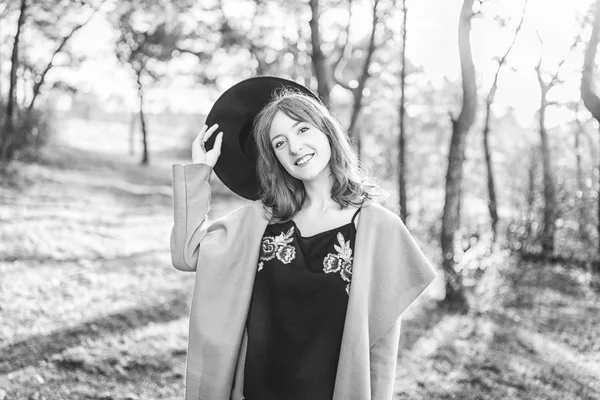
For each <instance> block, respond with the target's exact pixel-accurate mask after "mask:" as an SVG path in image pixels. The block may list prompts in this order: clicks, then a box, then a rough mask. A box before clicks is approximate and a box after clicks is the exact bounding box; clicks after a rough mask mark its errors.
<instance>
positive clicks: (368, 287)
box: [171, 164, 436, 400]
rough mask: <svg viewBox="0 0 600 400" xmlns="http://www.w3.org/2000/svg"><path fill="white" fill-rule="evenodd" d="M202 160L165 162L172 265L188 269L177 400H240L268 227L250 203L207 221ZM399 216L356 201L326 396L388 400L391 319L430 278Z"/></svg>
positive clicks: (395, 335)
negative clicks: (341, 319) (191, 278)
mask: <svg viewBox="0 0 600 400" xmlns="http://www.w3.org/2000/svg"><path fill="white" fill-rule="evenodd" d="M211 172H212V169H211V168H210V167H208V166H206V165H203V164H193V165H187V166H181V165H174V166H173V192H174V198H173V202H174V212H175V223H174V226H173V230H172V233H171V256H172V261H173V265H174V266H175V267H176V268H177V269H180V270H184V271H196V276H195V286H194V295H193V298H192V304H191V312H190V329H189V348H188V358H187V367H186V399H187V400H242V399H243V395H242V393H243V382H244V360H245V355H246V341H247V336H246V332H245V324H246V317H247V314H248V309H249V305H250V298H251V294H252V288H253V284H254V277H255V274H256V271H257V263H258V257H259V250H260V244H261V239H262V235H263V233H264V231H265V228H266V226H267V224H268V222H269V221H268V220H267V219H266V217H265V213H264V208H263V205H262V203H261V202H260V201H256V202H253V203H250V204H248V205H245V206H243V207H241V208H238V209H237V210H235V211H233V212H231V213H230V214H227V215H226V216H224V217H222V218H220V219H218V220H216V221H214V222H212V223H209V222H208V218H207V214H208V209H209V203H210V195H211V192H210V184H209V178H210V175H211ZM435 276H436V273H435V271H434V269H433V268H432V267H431V265H430V264H429V262H428V261H427V259H426V258H425V256H424V255H423V253H422V252H421V250H420V249H419V247H418V246H417V244H416V243H415V241H414V239H413V237H412V236H411V235H410V233H409V232H408V230H407V229H406V227H405V226H404V224H403V223H402V220H401V219H400V218H399V217H398V216H397V215H395V214H394V213H392V212H391V211H389V210H387V209H385V208H384V207H382V206H380V205H377V204H374V203H368V204H365V205H363V209H362V211H361V215H360V221H359V225H358V229H357V233H356V243H355V245H354V262H353V272H352V282H351V289H350V297H349V300H348V309H347V312H346V321H345V325H344V332H343V337H342V345H341V351H340V359H339V365H338V372H337V376H336V381H335V390H334V396H333V400H369V399H372V400H391V399H392V398H393V390H394V379H395V375H396V362H397V352H398V341H399V338H400V324H401V319H400V316H401V315H402V313H403V312H404V311H405V310H406V308H407V307H408V306H409V305H410V304H411V303H412V302H413V301H414V300H415V299H416V298H417V297H418V296H419V295H420V294H421V293H422V292H423V290H425V288H426V287H427V286H428V285H429V284H430V283H431V282H432V281H433V279H434V278H435Z"/></svg>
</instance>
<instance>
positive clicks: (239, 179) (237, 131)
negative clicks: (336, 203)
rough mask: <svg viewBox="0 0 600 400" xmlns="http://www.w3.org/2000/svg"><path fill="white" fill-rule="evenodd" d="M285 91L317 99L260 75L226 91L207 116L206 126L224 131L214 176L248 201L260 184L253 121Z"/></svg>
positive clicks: (291, 84) (298, 87)
mask: <svg viewBox="0 0 600 400" xmlns="http://www.w3.org/2000/svg"><path fill="white" fill-rule="evenodd" d="M284 88H289V89H292V90H296V91H298V92H300V93H303V94H307V95H310V96H311V97H313V98H315V99H317V100H319V98H318V96H317V95H316V94H314V93H313V92H311V91H310V90H309V89H307V88H306V87H304V86H302V85H300V84H298V83H296V82H294V81H290V80H287V79H283V78H277V77H274V76H259V77H255V78H250V79H246V80H244V81H241V82H239V83H237V84H235V85H234V86H232V87H231V88H229V89H227V91H225V93H223V94H222V95H221V96H220V97H219V98H218V99H217V101H216V102H215V104H214V105H213V106H212V109H211V110H210V112H209V113H208V116H207V117H206V125H207V126H208V127H211V126H212V125H213V124H219V128H218V130H217V132H219V131H222V132H223V144H222V146H221V155H220V156H219V159H218V160H217V163H216V165H215V167H214V171H215V173H216V174H217V176H218V177H219V179H221V181H222V182H223V183H224V184H225V186H227V187H228V188H229V189H231V190H232V191H233V192H235V193H236V194H238V195H240V196H242V197H245V198H246V199H249V200H257V199H258V198H259V191H260V181H259V179H258V176H257V175H256V159H257V158H258V150H257V147H256V142H255V141H254V135H253V134H252V128H253V125H254V118H255V117H256V115H257V114H258V113H259V112H260V110H262V109H263V108H264V107H265V106H266V105H267V104H268V103H269V101H270V100H272V98H273V95H274V94H275V93H277V92H278V91H280V90H281V89H284ZM319 101H320V100H319ZM216 136H217V135H212V136H211V138H210V139H209V140H207V142H206V144H205V147H206V148H207V149H211V148H212V147H213V145H214V142H215V138H216Z"/></svg>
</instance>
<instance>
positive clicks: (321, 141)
mask: <svg viewBox="0 0 600 400" xmlns="http://www.w3.org/2000/svg"><path fill="white" fill-rule="evenodd" d="M269 138H270V141H271V146H272V147H273V150H274V151H275V155H276V156H277V159H278V160H279V162H280V163H281V165H283V168H285V170H286V171H287V172H288V173H289V174H290V175H291V176H293V177H294V178H296V179H299V180H301V181H303V182H307V181H313V180H316V179H321V178H328V177H329V175H330V173H331V171H330V168H329V160H330V159H331V146H330V145H329V139H327V135H325V133H323V132H322V131H320V130H319V129H317V128H316V127H314V126H313V125H311V124H309V123H307V122H298V121H295V120H293V119H291V118H290V117H288V116H287V115H286V114H284V113H283V112H281V111H278V112H277V114H275V117H274V118H273V122H272V123H271V131H270V132H269Z"/></svg>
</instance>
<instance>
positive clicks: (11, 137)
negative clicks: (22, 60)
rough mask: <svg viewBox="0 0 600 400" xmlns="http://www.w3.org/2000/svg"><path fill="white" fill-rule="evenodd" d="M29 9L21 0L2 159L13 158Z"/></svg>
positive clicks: (1, 139) (0, 142)
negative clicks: (21, 44)
mask: <svg viewBox="0 0 600 400" xmlns="http://www.w3.org/2000/svg"><path fill="white" fill-rule="evenodd" d="M26 11H27V0H21V9H20V11H19V19H18V20H17V33H16V34H15V40H14V43H13V51H12V55H11V58H10V81H9V87H8V100H7V103H6V120H5V121H4V123H5V124H4V133H3V134H2V133H0V160H2V161H5V162H8V161H10V159H12V158H13V153H14V151H13V150H12V144H13V142H14V141H15V135H16V133H15V123H16V114H17V113H16V106H17V105H16V100H17V95H16V93H17V71H18V69H19V39H20V37H21V31H22V27H23V24H24V23H25V12H26Z"/></svg>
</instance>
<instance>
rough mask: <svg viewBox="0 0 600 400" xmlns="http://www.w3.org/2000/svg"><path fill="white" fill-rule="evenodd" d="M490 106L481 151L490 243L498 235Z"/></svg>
mask: <svg viewBox="0 0 600 400" xmlns="http://www.w3.org/2000/svg"><path fill="white" fill-rule="evenodd" d="M490 113H491V111H490V108H488V109H487V110H486V122H485V127H484V128H483V152H484V153H485V167H486V173H487V189H488V210H489V212H490V219H491V220H492V243H495V242H496V237H497V235H498V221H499V218H498V206H497V204H496V185H495V183H494V182H495V179H494V169H493V167H492V154H491V152H490V144H489V136H490V126H489V118H490Z"/></svg>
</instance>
